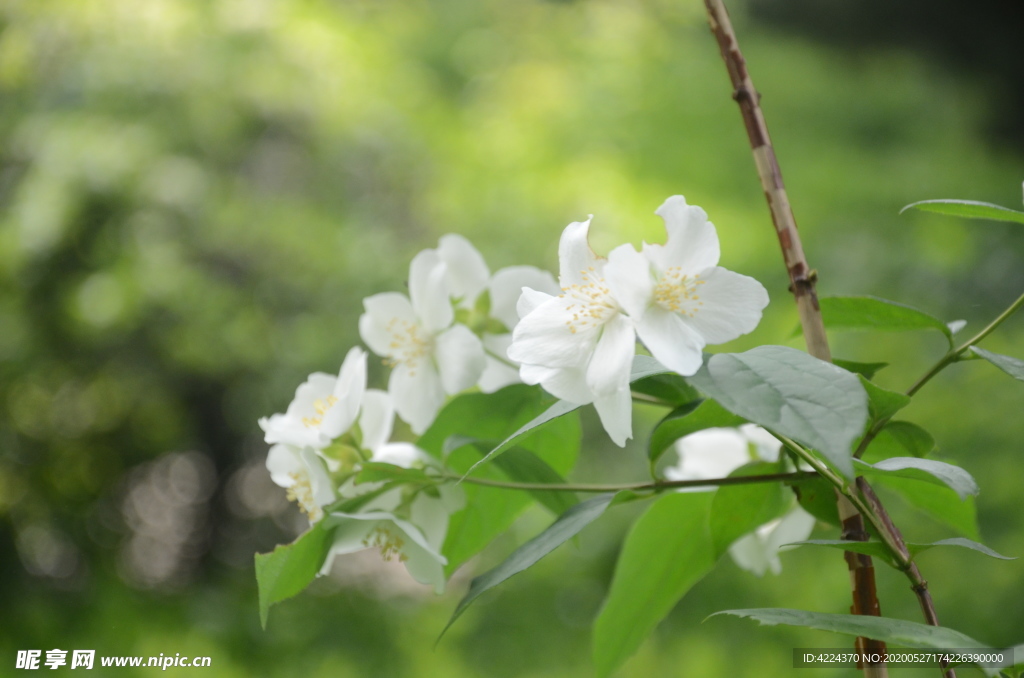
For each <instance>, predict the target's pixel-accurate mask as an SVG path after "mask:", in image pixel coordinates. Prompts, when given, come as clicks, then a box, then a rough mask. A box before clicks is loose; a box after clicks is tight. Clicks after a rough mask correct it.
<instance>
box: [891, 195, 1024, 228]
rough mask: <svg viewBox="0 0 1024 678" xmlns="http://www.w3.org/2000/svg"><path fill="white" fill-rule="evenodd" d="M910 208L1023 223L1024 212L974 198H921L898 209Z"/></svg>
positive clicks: (902, 211)
mask: <svg viewBox="0 0 1024 678" xmlns="http://www.w3.org/2000/svg"><path fill="white" fill-rule="evenodd" d="M910 208H914V209H917V210H922V211H924V212H937V213H938V214H948V215H949V216H953V217H965V218H967V219H990V220H992V221H1010V222H1013V223H1017V224H1024V212H1018V211H1017V210H1011V209H1010V208H1008V207H1003V206H1002V205H993V204H992V203H990V202H978V201H976V200H921V201H919V202H912V203H910V204H909V205H907V206H906V207H904V208H903V209H901V210H900V214H903V213H904V212H906V211H907V210H909V209H910Z"/></svg>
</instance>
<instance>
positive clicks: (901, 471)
mask: <svg viewBox="0 0 1024 678" xmlns="http://www.w3.org/2000/svg"><path fill="white" fill-rule="evenodd" d="M857 463H858V465H860V466H862V467H864V468H863V469H862V470H864V473H865V475H868V476H875V475H895V476H900V477H902V478H912V479H915V480H924V481H925V482H929V483H933V484H936V485H945V486H947V487H949V488H950V489H951V490H953V491H954V492H956V493H957V496H959V497H960V499H961V501H962V500H964V499H966V498H967V497H968V496H969V495H976V494H978V491H979V489H978V483H976V482H975V481H974V478H973V477H972V476H971V474H970V473H968V472H967V471H965V470H964V469H962V468H960V467H959V466H956V465H954V464H947V463H946V462H942V461H937V460H935V459H918V458H916V457H892V458H890V459H883V460H882V461H879V462H876V463H874V464H869V463H867V462H866V461H862V460H860V459H858V460H857Z"/></svg>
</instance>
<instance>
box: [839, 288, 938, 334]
mask: <svg viewBox="0 0 1024 678" xmlns="http://www.w3.org/2000/svg"><path fill="white" fill-rule="evenodd" d="M819 304H820V305H821V319H822V320H823V321H824V323H825V327H826V328H828V329H830V330H876V331H882V332H903V331H908V330H938V331H939V332H942V333H943V334H945V335H946V336H947V337H949V336H952V332H951V331H950V329H949V327H948V326H947V325H946V323H944V322H942V321H941V320H939V319H938V318H936V317H934V316H931V315H929V314H927V313H925V312H924V311H919V310H918V309H916V308H913V307H911V306H906V305H904V304H899V303H896V302H895V301H889V300H888V299H879V298H878V297H867V296H865V297H822V298H821V299H820V300H819Z"/></svg>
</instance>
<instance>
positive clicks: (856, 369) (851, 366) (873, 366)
mask: <svg viewBox="0 0 1024 678" xmlns="http://www.w3.org/2000/svg"><path fill="white" fill-rule="evenodd" d="M832 363H833V364H834V365H838V366H839V367H842V368H843V369H844V370H846V371H847V372H853V373H854V374H859V375H861V376H862V377H864V378H865V379H873V378H874V376H875V375H876V374H877V373H878V371H879V370H881V369H882V368H884V367H888V366H889V363H858V362H855V361H853V360H840V359H839V358H833V359H832Z"/></svg>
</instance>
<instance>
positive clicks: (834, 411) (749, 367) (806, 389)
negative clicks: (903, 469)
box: [690, 346, 868, 477]
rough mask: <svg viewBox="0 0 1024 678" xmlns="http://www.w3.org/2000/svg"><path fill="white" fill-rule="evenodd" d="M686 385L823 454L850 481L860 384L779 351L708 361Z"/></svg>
mask: <svg viewBox="0 0 1024 678" xmlns="http://www.w3.org/2000/svg"><path fill="white" fill-rule="evenodd" d="M690 383H692V384H693V385H694V386H696V387H697V388H699V389H700V390H701V391H703V392H704V393H706V394H707V395H709V396H711V397H712V398H714V399H715V400H717V401H718V402H719V404H721V405H722V407H724V408H725V409H727V410H729V411H730V412H732V413H733V414H737V415H739V416H741V417H743V418H745V419H747V420H748V421H752V422H754V423H755V424H760V425H761V426H764V427H765V428H768V429H771V430H773V431H776V432H778V433H782V434H784V435H786V436H789V437H790V438H793V439H795V440H796V441H798V442H801V443H803V444H805V445H808V446H810V447H812V448H814V449H816V450H818V451H820V452H821V453H822V454H824V455H825V457H826V458H827V459H828V460H829V461H831V462H832V463H833V464H834V465H835V466H836V468H838V469H839V471H840V472H842V473H843V474H844V475H846V476H847V477H853V464H852V463H851V458H852V453H851V449H850V447H851V445H852V443H853V441H854V440H855V439H857V438H859V437H860V435H861V433H862V431H863V430H864V424H865V422H866V420H867V417H868V402H867V395H866V394H865V392H864V387H863V386H861V383H860V380H859V379H858V377H857V376H856V375H854V374H851V373H850V372H847V371H845V370H843V369H841V368H839V367H836V366H835V365H832V364H831V363H826V362H824V361H821V360H818V359H817V358H813V357H811V356H809V355H808V354H806V353H804V352H802V351H797V350H796V349H792V348H785V347H783V346H761V347H758V348H755V349H753V350H751V351H747V352H745V353H719V354H717V355H713V356H711V357H710V358H709V359H708V360H707V361H706V362H705V363H704V365H703V366H702V367H701V369H700V370H699V371H698V372H697V373H696V374H695V375H693V376H692V377H690Z"/></svg>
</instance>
